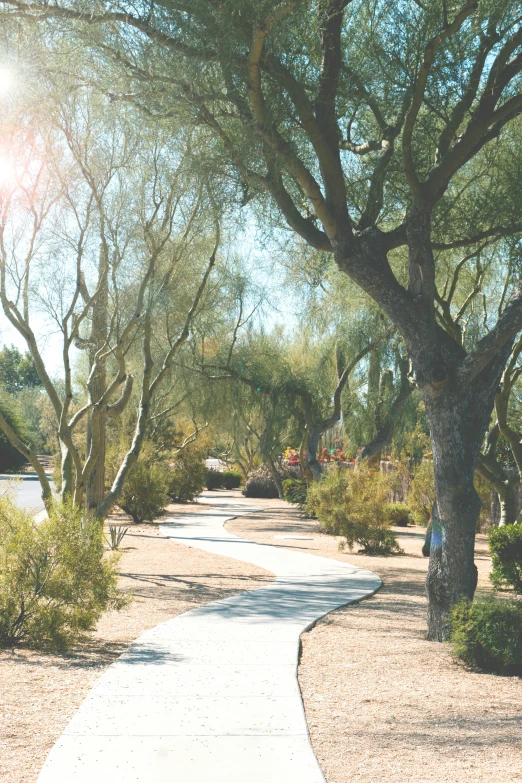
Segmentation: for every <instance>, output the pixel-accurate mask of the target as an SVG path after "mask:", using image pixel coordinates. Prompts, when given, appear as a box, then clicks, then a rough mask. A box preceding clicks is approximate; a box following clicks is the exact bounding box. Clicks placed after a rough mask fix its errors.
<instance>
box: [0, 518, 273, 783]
mask: <svg viewBox="0 0 522 783" xmlns="http://www.w3.org/2000/svg"><path fill="white" fill-rule="evenodd" d="M202 509H203V506H198V505H197V504H191V505H187V506H173V507H171V509H170V513H178V514H185V513H188V512H193V511H199V510H202ZM115 521H117V522H118V523H121V522H125V524H129V528H130V530H129V533H128V534H127V536H126V537H125V538H124V540H123V544H122V552H123V556H122V559H121V561H120V571H121V582H120V584H121V587H122V588H123V589H125V590H129V589H130V590H133V591H134V596H135V598H134V601H133V602H132V604H131V605H130V606H129V607H127V608H126V609H124V610H123V611H121V612H110V613H108V614H106V615H104V617H102V618H101V620H100V622H99V624H98V627H97V629H96V633H95V634H93V636H92V638H91V639H90V640H89V642H86V643H84V644H81V645H79V646H78V647H77V648H76V649H74V650H73V651H72V652H70V653H69V654H68V655H54V654H43V653H38V652H35V651H32V650H23V649H17V650H15V651H12V652H5V651H4V652H0V781H2V783H34V781H36V778H37V777H38V773H39V772H40V769H41V767H42V765H43V763H44V761H45V759H46V757H47V754H48V753H49V750H50V749H51V747H52V746H53V744H54V742H55V741H56V740H57V738H58V737H59V736H60V734H61V733H62V731H63V729H64V728H65V726H66V724H67V723H68V721H69V719H70V718H71V716H72V715H73V714H74V712H75V711H76V709H77V708H78V706H79V705H80V704H81V702H82V701H83V699H84V697H85V696H86V695H87V693H88V691H89V689H90V688H91V686H92V685H93V683H94V681H95V680H96V679H97V678H98V677H99V676H100V675H101V673H102V672H103V670H104V669H105V668H106V667H107V666H109V665H110V664H111V663H112V662H113V661H114V660H115V659H116V658H117V657H118V656H119V655H120V654H121V653H122V652H123V650H124V649H125V648H126V647H127V646H128V645H129V644H130V643H131V642H132V641H133V640H134V639H135V638H136V637H137V636H139V635H140V633H142V631H144V630H146V629H147V628H151V627H153V626H155V625H157V624H158V623H161V622H163V621H164V620H167V619H169V618H171V617H174V616H176V615H178V614H181V613H182V612H186V611H188V610H190V609H193V608H194V607H196V606H199V605H201V604H205V603H209V602H210V601H217V600H219V599H221V598H226V597H227V596H229V595H233V594H234V593H238V592H242V591H244V590H255V589H256V588H257V587H261V586H263V585H264V584H266V582H267V581H271V580H272V578H273V577H272V575H271V574H269V573H268V572H266V571H264V570H263V569H260V568H257V567H256V566H253V565H249V564H246V563H241V562H239V561H237V560H231V559H229V558H225V557H219V558H218V557H215V556H214V555H210V554H207V553H205V552H203V551H201V550H199V549H192V548H190V547H187V546H185V545H183V544H177V543H175V542H173V541H170V540H168V539H166V538H164V537H163V536H161V535H160V533H159V530H158V524H157V523H153V524H148V525H142V526H138V525H134V524H132V523H131V522H129V520H128V519H127V518H126V517H124V516H123V515H120V516H119V517H118V518H117V519H116V520H115Z"/></svg>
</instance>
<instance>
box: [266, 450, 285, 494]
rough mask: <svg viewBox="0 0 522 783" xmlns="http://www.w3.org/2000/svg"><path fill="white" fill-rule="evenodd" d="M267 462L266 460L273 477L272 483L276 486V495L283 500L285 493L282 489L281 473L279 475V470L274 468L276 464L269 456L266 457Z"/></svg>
mask: <svg viewBox="0 0 522 783" xmlns="http://www.w3.org/2000/svg"><path fill="white" fill-rule="evenodd" d="M267 462H268V467H269V470H270V474H271V476H272V478H273V479H274V484H275V485H276V487H277V492H278V495H279V497H280V498H281V500H284V498H285V493H284V490H283V481H282V479H281V475H280V473H279V471H278V470H277V468H276V466H275V464H274V460H273V459H272V457H271V456H268V457H267Z"/></svg>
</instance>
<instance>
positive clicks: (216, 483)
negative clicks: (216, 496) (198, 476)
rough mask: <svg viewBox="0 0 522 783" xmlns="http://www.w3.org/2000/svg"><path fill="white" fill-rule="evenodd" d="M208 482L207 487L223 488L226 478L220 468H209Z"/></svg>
mask: <svg viewBox="0 0 522 783" xmlns="http://www.w3.org/2000/svg"><path fill="white" fill-rule="evenodd" d="M206 484H207V489H210V490H212V489H223V488H224V486H225V479H224V478H223V473H221V471H219V470H212V468H210V470H207V478H206Z"/></svg>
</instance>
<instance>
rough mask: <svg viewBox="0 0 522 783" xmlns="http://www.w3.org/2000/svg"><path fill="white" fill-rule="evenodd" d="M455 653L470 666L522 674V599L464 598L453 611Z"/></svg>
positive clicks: (504, 672)
mask: <svg viewBox="0 0 522 783" xmlns="http://www.w3.org/2000/svg"><path fill="white" fill-rule="evenodd" d="M450 641H451V642H452V644H453V654H454V655H455V656H456V657H457V658H460V660H462V661H464V663H467V664H468V666H472V667H475V668H477V669H482V670H483V671H487V672H495V673H498V674H519V675H520V674H522V602H520V601H506V600H502V599H499V598H493V597H492V598H488V599H487V600H485V601H474V602H473V603H472V602H471V601H468V600H467V599H466V600H463V601H461V602H460V603H458V604H456V606H454V607H453V610H452V612H451V636H450Z"/></svg>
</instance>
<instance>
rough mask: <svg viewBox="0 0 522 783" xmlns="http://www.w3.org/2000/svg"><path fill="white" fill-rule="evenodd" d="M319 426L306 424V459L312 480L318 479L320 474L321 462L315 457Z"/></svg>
mask: <svg viewBox="0 0 522 783" xmlns="http://www.w3.org/2000/svg"><path fill="white" fill-rule="evenodd" d="M321 434H322V433H321V431H320V429H319V428H317V427H314V426H313V425H312V424H309V425H308V439H307V442H306V461H307V463H308V467H309V469H310V472H311V473H312V477H313V479H314V481H319V480H320V479H321V476H322V473H323V471H322V467H321V463H320V462H319V460H318V459H317V450H318V448H319V438H320V437H321Z"/></svg>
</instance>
